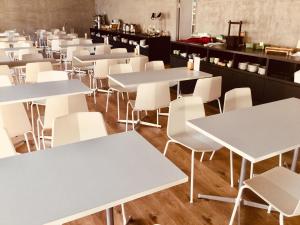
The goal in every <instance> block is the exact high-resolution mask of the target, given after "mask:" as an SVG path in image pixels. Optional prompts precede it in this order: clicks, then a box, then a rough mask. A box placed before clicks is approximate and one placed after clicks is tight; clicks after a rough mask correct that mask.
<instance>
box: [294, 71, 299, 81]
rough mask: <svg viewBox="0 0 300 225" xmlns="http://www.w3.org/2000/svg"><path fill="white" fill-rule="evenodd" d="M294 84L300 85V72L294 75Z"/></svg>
mask: <svg viewBox="0 0 300 225" xmlns="http://www.w3.org/2000/svg"><path fill="white" fill-rule="evenodd" d="M294 82H295V83H298V84H300V70H299V71H297V72H295V74H294Z"/></svg>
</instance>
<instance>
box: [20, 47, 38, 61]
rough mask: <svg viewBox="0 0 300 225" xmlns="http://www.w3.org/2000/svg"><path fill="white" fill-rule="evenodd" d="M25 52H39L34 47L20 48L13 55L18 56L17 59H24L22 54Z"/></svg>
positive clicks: (25, 53)
mask: <svg viewBox="0 0 300 225" xmlns="http://www.w3.org/2000/svg"><path fill="white" fill-rule="evenodd" d="M27 54H39V51H38V50H37V49H36V48H27V49H20V50H19V51H18V52H17V54H15V55H14V57H15V58H18V59H19V60H24V58H23V56H24V55H27ZM41 55H42V54H41ZM42 56H43V55H42Z"/></svg>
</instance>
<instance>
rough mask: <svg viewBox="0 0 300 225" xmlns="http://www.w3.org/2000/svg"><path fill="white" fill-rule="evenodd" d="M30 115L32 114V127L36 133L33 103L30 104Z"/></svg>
mask: <svg viewBox="0 0 300 225" xmlns="http://www.w3.org/2000/svg"><path fill="white" fill-rule="evenodd" d="M30 115H31V127H32V130H33V133H34V132H35V128H34V118H33V103H32V104H31V105H30Z"/></svg>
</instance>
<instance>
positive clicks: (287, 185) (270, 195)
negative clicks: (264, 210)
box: [244, 167, 300, 217]
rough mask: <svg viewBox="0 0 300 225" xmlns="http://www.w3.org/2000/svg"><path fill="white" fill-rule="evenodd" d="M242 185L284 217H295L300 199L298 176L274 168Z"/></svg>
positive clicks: (281, 168)
mask: <svg viewBox="0 0 300 225" xmlns="http://www.w3.org/2000/svg"><path fill="white" fill-rule="evenodd" d="M244 183H245V185H246V186H247V188H249V189H250V190H252V191H253V192H254V193H255V194H257V195H258V196H259V197H260V198H262V199H263V200H264V201H265V202H267V203H268V204H270V205H271V206H272V207H273V208H275V209H276V210H278V211H279V212H281V213H282V214H284V215H285V216H287V217H289V216H295V215H294V211H295V209H296V208H297V206H298V202H299V199H300V188H299V187H300V175H298V174H296V173H294V172H292V171H290V170H288V169H286V168H284V167H276V168H274V169H272V170H270V171H267V172H265V173H263V174H260V175H257V176H255V177H254V178H252V179H250V180H246V181H245V182H244Z"/></svg>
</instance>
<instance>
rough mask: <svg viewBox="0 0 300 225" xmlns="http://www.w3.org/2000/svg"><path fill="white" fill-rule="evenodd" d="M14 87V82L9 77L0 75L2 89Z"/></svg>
mask: <svg viewBox="0 0 300 225" xmlns="http://www.w3.org/2000/svg"><path fill="white" fill-rule="evenodd" d="M8 86H12V82H11V80H10V78H9V76H8V75H3V74H0V87H8Z"/></svg>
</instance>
